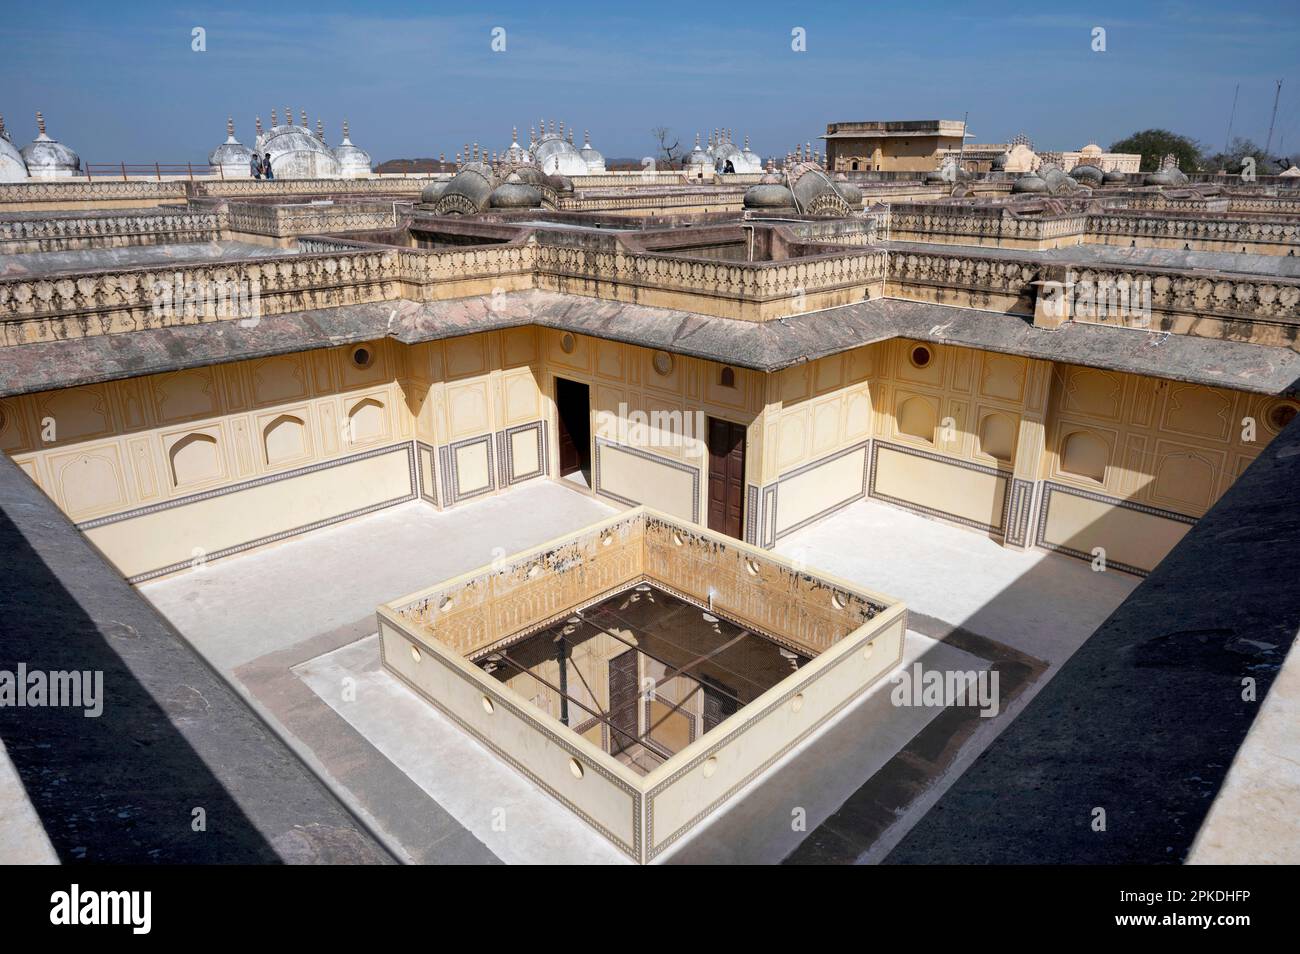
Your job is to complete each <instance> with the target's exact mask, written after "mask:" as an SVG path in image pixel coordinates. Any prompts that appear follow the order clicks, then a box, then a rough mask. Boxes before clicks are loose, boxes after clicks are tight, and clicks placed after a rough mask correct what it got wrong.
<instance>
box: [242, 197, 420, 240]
mask: <svg viewBox="0 0 1300 954" xmlns="http://www.w3.org/2000/svg"><path fill="white" fill-rule="evenodd" d="M409 208H410V200H405V201H399V202H394V203H392V204H390V205H380V204H378V203H376V202H373V201H372V202H368V203H361V202H353V203H349V202H342V203H333V202H332V203H329V204H324V203H321V204H307V205H270V204H264V203H258V202H231V203H229V205H228V207H227V212H226V220H227V224H228V228H229V229H230V231H231V232H232V233H241V232H242V233H245V234H248V235H266V236H271V237H274V238H287V237H292V236H297V235H314V234H320V233H329V232H355V231H375V230H378V229H393V228H397V226H398V225H399V224H400V222H401V220H402V217H403V209H409Z"/></svg>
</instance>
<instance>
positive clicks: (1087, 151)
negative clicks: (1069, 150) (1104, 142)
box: [1079, 142, 1101, 156]
mask: <svg viewBox="0 0 1300 954" xmlns="http://www.w3.org/2000/svg"><path fill="white" fill-rule="evenodd" d="M1079 152H1080V154H1081V155H1085V156H1100V155H1101V146H1099V145H1097V144H1096V143H1095V142H1090V143H1088V145H1086V146H1084V147H1083V148H1082V149H1080V150H1079Z"/></svg>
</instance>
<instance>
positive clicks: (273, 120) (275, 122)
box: [271, 106, 280, 129]
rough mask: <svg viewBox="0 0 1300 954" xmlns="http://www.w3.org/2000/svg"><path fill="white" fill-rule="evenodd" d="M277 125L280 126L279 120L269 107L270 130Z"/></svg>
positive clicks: (273, 108)
mask: <svg viewBox="0 0 1300 954" xmlns="http://www.w3.org/2000/svg"><path fill="white" fill-rule="evenodd" d="M278 125H280V120H279V118H277V116H276V115H275V107H274V106H272V107H271V128H272V129H274V128H275V127H276V126H278Z"/></svg>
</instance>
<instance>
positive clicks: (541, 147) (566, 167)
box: [531, 133, 587, 176]
mask: <svg viewBox="0 0 1300 954" xmlns="http://www.w3.org/2000/svg"><path fill="white" fill-rule="evenodd" d="M531 152H532V154H533V161H534V162H535V163H536V164H537V165H538V167H539V168H540V169H541V170H542V171H543V172H545V173H546V174H547V175H548V176H553V175H561V176H585V175H586V174H587V163H586V161H585V160H584V159H583V158H582V154H581V153H580V152H578V150H577V149H575V148H574V146H573V143H571V142H568V141H567V140H565V139H564V138H563V137H562V136H559V135H557V134H556V133H546V134H543V135H542V136H541V137H540V138H539V139H538V141H537V142H535V143H533V146H532V149H531Z"/></svg>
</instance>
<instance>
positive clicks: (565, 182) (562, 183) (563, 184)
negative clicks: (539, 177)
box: [546, 175, 573, 192]
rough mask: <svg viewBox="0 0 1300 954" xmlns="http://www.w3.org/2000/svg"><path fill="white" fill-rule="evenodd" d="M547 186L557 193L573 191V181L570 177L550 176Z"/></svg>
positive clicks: (547, 179)
mask: <svg viewBox="0 0 1300 954" xmlns="http://www.w3.org/2000/svg"><path fill="white" fill-rule="evenodd" d="M546 184H547V185H548V186H550V187H551V188H552V189H554V190H555V191H556V192H572V191H573V180H572V179H570V178H569V177H568V176H560V175H549V176H547V177H546Z"/></svg>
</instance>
